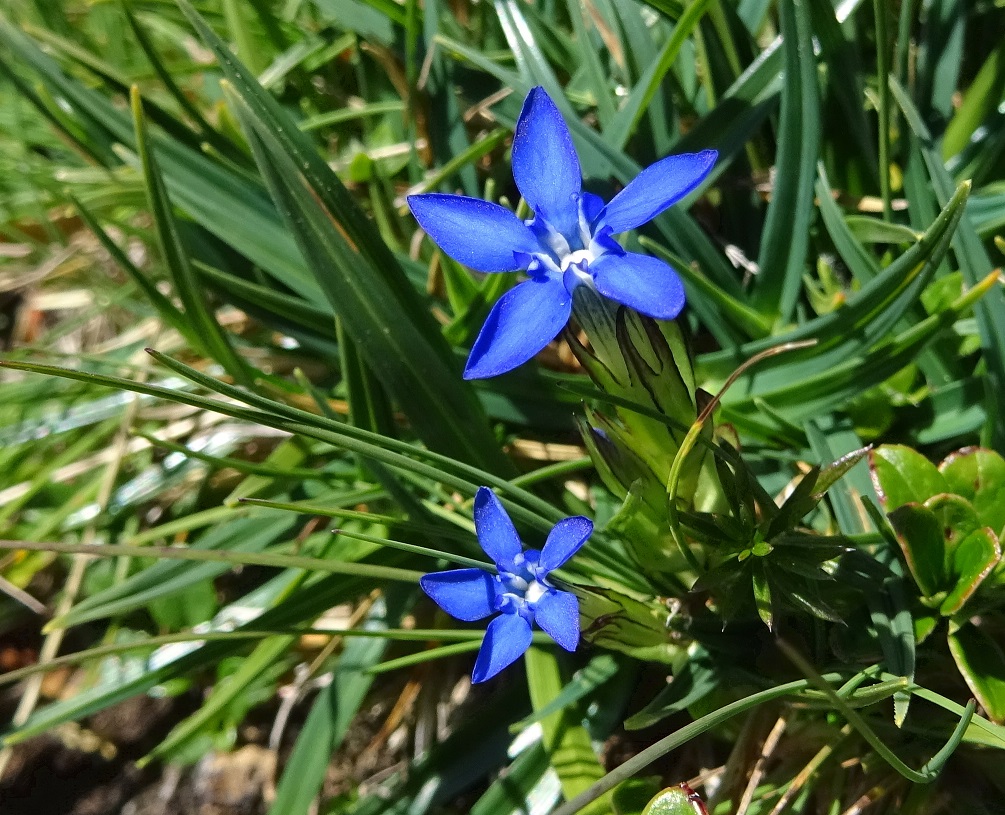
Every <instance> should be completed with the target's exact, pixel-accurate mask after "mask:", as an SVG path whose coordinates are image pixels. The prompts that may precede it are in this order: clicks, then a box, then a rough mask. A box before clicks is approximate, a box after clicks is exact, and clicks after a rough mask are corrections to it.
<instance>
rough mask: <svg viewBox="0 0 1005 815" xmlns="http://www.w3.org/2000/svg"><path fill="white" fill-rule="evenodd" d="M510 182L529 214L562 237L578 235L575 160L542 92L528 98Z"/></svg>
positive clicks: (516, 135)
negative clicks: (522, 198)
mask: <svg viewBox="0 0 1005 815" xmlns="http://www.w3.org/2000/svg"><path fill="white" fill-rule="evenodd" d="M513 178H514V179H515V180H516V185H517V187H518V188H519V190H520V194H521V195H522V196H523V197H524V198H525V199H526V200H527V203H528V204H530V206H531V209H533V210H534V211H535V212H540V213H541V215H543V216H544V219H545V220H546V221H547V222H548V223H550V224H551V225H552V226H553V227H555V229H557V230H558V231H559V232H561V233H562V234H563V235H565V236H567V237H569V236H572V235H578V234H579V201H578V197H577V196H578V195H579V191H580V189H581V188H582V182H583V178H582V171H581V170H580V168H579V157H578V156H577V155H576V148H575V146H574V145H573V144H572V136H570V135H569V128H568V127H566V124H565V120H564V119H563V118H562V114H561V113H559V112H558V108H557V107H555V103H554V102H552V101H551V97H550V96H548V94H547V93H545V91H544V88H541V87H537V88H534V89H533V90H531V92H530V93H529V94H527V99H526V100H524V103H523V110H522V111H521V112H520V118H519V120H518V121H517V123H516V130H515V131H514V132H513Z"/></svg>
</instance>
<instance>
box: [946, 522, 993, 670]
mask: <svg viewBox="0 0 1005 815" xmlns="http://www.w3.org/2000/svg"><path fill="white" fill-rule="evenodd" d="M1001 559H1002V550H1001V546H1000V545H999V543H998V539H997V538H996V537H995V535H994V533H993V532H991V530H989V529H975V530H973V531H972V532H970V533H969V534H967V535H965V536H963V538H962V540H960V541H959V542H958V543H957V544H956V546H955V547H954V548H953V551H952V563H951V564H950V569H951V575H952V578H953V579H954V580H955V581H956V585H955V586H954V587H953V588H952V590H951V591H950V592H949V594H948V596H947V597H946V599H945V600H943V601H942V605H940V606H939V612H940V613H941V614H943V615H944V616H946V617H948V616H950V615H952V614H955V613H956V612H958V611H959V610H960V609H961V608H962V607H963V605H964V603H966V602H967V600H968V599H970V597H971V596H972V595H973V593H974V592H975V591H977V589H978V588H979V587H980V585H981V583H983V582H984V579H985V578H986V577H987V576H988V575H989V574H991V571H992V569H994V568H995V566H997V565H998V564H999V562H1001ZM1001 676H1002V680H1003V682H1005V674H1002V675H1001Z"/></svg>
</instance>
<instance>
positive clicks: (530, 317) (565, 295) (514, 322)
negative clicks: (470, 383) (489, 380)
mask: <svg viewBox="0 0 1005 815" xmlns="http://www.w3.org/2000/svg"><path fill="white" fill-rule="evenodd" d="M571 313H572V295H571V294H569V292H568V290H567V289H566V288H565V286H564V285H563V284H562V281H561V280H560V279H557V278H531V279H530V280H525V281H524V282H523V283H521V284H520V285H518V286H517V287H516V288H514V289H510V290H509V291H508V292H506V294H504V295H503V296H502V297H501V298H500V300H499V302H498V303H496V304H495V306H494V307H493V308H492V311H490V312H489V316H488V319H487V320H486V321H485V325H483V326H482V330H481V331H480V332H479V334H478V339H476V340H475V344H474V345H473V346H472V348H471V355H470V356H469V357H468V364H467V366H466V367H465V368H464V378H465V379H484V378H485V377H488V376H498V375H499V374H503V373H506V371H511V370H513V369H514V368H516V367H517V366H518V365H522V364H523V363H525V362H526V361H527V360H529V359H530V358H531V357H533V356H534V355H535V354H536V353H537V352H538V351H540V350H541V349H542V348H544V346H546V345H547V344H548V343H549V342H551V341H552V340H553V339H555V337H556V336H558V332H559V331H561V330H562V326H564V325H565V324H566V323H567V322H568V321H569V315H570V314H571Z"/></svg>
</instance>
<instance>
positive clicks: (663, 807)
mask: <svg viewBox="0 0 1005 815" xmlns="http://www.w3.org/2000/svg"><path fill="white" fill-rule="evenodd" d="M707 813H708V810H707V809H706V808H705V804H704V803H703V802H702V800H701V798H700V797H699V796H698V795H697V794H696V793H695V792H694V791H693V790H692V789H691V788H690V787H688V786H687V785H686V784H682V785H681V786H679V787H671V788H670V789H666V790H663V792H661V793H660V794H659V795H657V796H656V797H655V798H653V800H652V801H650V802H649V803H648V804H647V805H646V808H645V809H644V810H642V815H707Z"/></svg>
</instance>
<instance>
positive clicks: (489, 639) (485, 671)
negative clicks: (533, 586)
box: [471, 614, 533, 683]
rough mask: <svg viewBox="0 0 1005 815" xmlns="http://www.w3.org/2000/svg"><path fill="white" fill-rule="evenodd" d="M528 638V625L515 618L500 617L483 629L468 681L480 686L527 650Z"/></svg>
mask: <svg viewBox="0 0 1005 815" xmlns="http://www.w3.org/2000/svg"><path fill="white" fill-rule="evenodd" d="M532 636H533V635H532V634H531V630H530V623H529V622H527V621H526V620H525V619H524V618H523V617H521V616H520V615H519V614H500V615H499V616H498V617H496V618H495V619H494V620H493V621H492V622H490V623H489V627H488V628H487V629H485V639H483V640H482V647H481V649H480V650H479V651H478V659H476V660H475V669H474V670H473V671H472V672H471V681H472V682H476V683H477V682H484V681H485V680H486V679H491V678H492V677H493V676H495V675H496V674H497V673H499V671H501V670H502V669H503V668H505V667H507V666H508V665H512V664H513V663H514V662H516V661H517V660H518V659H519V658H520V657H521V655H522V654H523V652H524V651H526V650H527V649H528V648H530V641H531V638H532Z"/></svg>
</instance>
